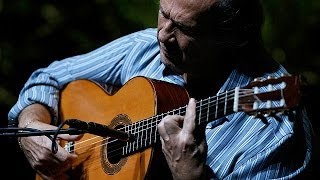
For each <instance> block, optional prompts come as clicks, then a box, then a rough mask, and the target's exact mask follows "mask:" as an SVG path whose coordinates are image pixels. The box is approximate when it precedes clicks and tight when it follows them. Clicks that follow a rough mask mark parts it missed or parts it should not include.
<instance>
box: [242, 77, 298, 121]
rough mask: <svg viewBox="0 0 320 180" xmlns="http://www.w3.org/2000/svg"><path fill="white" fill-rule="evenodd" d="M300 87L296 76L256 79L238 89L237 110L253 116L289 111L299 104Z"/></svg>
mask: <svg viewBox="0 0 320 180" xmlns="http://www.w3.org/2000/svg"><path fill="white" fill-rule="evenodd" d="M300 86H301V77H300V76H297V75H284V76H282V77H278V78H274V77H268V79H264V80H262V79H258V78H257V79H255V80H254V81H252V82H251V83H249V84H248V85H247V86H245V87H243V88H240V89H239V98H238V108H239V110H241V111H244V112H246V113H248V114H250V115H255V116H258V115H261V114H263V115H270V114H274V113H278V112H286V111H289V110H291V109H292V108H294V107H296V106H298V104H299V102H300V97H301V92H300Z"/></svg>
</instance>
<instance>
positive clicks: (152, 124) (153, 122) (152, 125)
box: [71, 90, 248, 153]
mask: <svg viewBox="0 0 320 180" xmlns="http://www.w3.org/2000/svg"><path fill="white" fill-rule="evenodd" d="M230 92H232V91H229V93H230ZM243 92H245V93H244V95H245V96H247V95H248V90H244V91H243ZM225 94H226V93H221V94H218V95H217V98H218V97H219V96H224V95H225ZM233 95H234V93H232V94H229V95H227V96H224V97H227V98H226V100H222V101H223V102H224V101H228V100H231V99H232V98H229V97H233ZM241 97H244V96H243V95H241ZM217 98H215V97H212V98H207V99H204V100H202V102H205V101H208V102H207V103H205V104H202V106H206V107H208V108H209V107H212V106H210V104H214V103H215V104H220V103H221V102H219V101H220V100H221V99H217ZM210 99H213V101H211V102H210ZM216 99H217V100H216ZM197 103H200V101H198V102H197ZM185 107H186V106H184V107H181V108H179V109H175V110H172V111H169V112H167V113H164V114H160V115H157V117H159V116H161V117H163V116H164V115H166V114H170V113H173V114H174V112H175V111H177V110H178V111H180V110H181V109H183V110H185ZM206 107H205V108H204V110H205V109H206ZM229 107H231V106H229ZM229 107H228V108H229ZM197 108H198V109H199V108H202V107H200V106H197ZM218 112H222V110H219V111H218ZM180 113H181V112H180ZM182 113H185V111H183V112H182ZM210 114H212V113H210ZM199 118H200V119H201V117H199ZM148 120H150V118H149V119H145V120H144V121H148ZM158 121H160V120H156V121H151V123H147V124H143V125H142V126H138V127H139V129H142V130H139V131H135V132H134V133H135V134H139V133H141V132H146V131H147V130H148V129H150V128H152V127H154V126H155V125H157V124H158ZM140 124H141V123H140ZM128 126H131V127H132V126H134V125H132V124H131V125H128ZM144 126H147V128H145V127H144ZM149 126H151V127H149ZM121 129H123V128H120V129H119V130H121ZM143 134H144V133H142V136H141V138H139V139H141V140H142V137H145V136H143ZM145 134H147V133H145ZM151 137H153V138H154V136H151ZM96 138H98V137H93V138H90V139H87V140H84V141H81V142H77V145H79V144H81V143H85V142H87V141H90V140H94V139H96ZM108 138H109V137H107V138H104V139H102V140H100V141H97V142H95V143H99V142H101V141H104V140H105V139H108ZM139 139H138V141H137V144H139ZM147 139H148V138H147ZM147 139H145V142H146V140H147ZM150 139H151V138H150ZM115 141H117V139H114V140H113V141H108V142H107V144H108V143H112V142H115ZM134 142H136V141H134ZM150 142H151V141H150ZM140 144H141V143H140ZM91 145H92V144H91ZM72 146H74V145H71V147H72ZM87 146H90V145H87ZM87 146H85V147H87ZM85 147H81V148H85ZM122 147H123V146H121V148H122ZM79 149H80V148H77V149H75V150H79ZM117 150H119V149H116V150H115V151H117ZM110 153H111V152H110Z"/></svg>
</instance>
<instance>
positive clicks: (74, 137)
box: [58, 134, 83, 141]
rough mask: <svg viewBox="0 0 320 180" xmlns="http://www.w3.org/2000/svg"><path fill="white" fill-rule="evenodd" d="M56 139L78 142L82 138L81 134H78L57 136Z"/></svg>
mask: <svg viewBox="0 0 320 180" xmlns="http://www.w3.org/2000/svg"><path fill="white" fill-rule="evenodd" d="M58 137H59V138H60V139H63V140H66V141H78V140H80V139H81V138H82V137H83V134H79V135H69V134H59V135H58Z"/></svg>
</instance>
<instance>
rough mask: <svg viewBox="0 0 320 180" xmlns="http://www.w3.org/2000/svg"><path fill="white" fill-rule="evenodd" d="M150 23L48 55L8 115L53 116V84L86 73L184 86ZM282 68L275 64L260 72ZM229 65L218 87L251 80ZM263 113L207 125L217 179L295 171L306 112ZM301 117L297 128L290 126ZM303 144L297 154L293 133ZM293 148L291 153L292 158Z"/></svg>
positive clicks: (116, 80)
mask: <svg viewBox="0 0 320 180" xmlns="http://www.w3.org/2000/svg"><path fill="white" fill-rule="evenodd" d="M156 33H157V32H156V29H151V28H150V29H146V30H142V31H139V32H136V33H132V34H129V35H126V36H123V37H121V38H119V39H117V40H114V41H112V42H110V43H108V44H106V45H104V46H102V47H100V48H98V49H96V50H94V51H92V52H89V53H86V54H82V55H78V56H74V57H70V58H66V59H63V60H59V61H54V62H53V63H51V64H50V65H49V66H48V67H47V68H41V69H38V70H36V71H34V72H33V73H32V75H31V76H30V78H29V79H28V81H27V82H26V84H25V85H24V87H23V89H22V90H21V92H20V94H19V99H18V101H17V103H16V104H15V105H14V106H13V107H12V109H11V110H10V111H9V114H8V118H9V121H10V120H12V121H13V120H16V119H17V117H18V115H19V113H20V112H21V110H22V109H23V108H25V107H26V106H28V105H30V104H33V103H41V104H45V105H47V106H48V107H49V108H50V109H51V110H52V112H53V113H54V115H55V117H57V114H58V113H59V112H58V102H59V90H61V89H62V88H63V86H64V85H65V84H67V83H69V82H71V81H74V80H77V79H91V80H94V81H97V82H99V83H102V84H113V85H116V86H121V85H123V84H125V83H126V82H127V81H128V80H130V79H131V78H133V77H135V76H146V77H150V78H154V79H159V80H163V81H167V82H170V83H174V84H177V85H181V86H184V85H185V82H184V80H183V78H182V77H181V76H180V75H175V74H173V73H164V69H165V66H164V65H163V64H162V63H161V61H160V54H159V47H158V42H157V38H156ZM283 73H287V72H286V70H285V69H284V68H283V67H282V66H279V69H278V70H277V71H276V72H266V73H265V75H264V77H267V76H268V75H273V76H276V77H279V76H281V74H283ZM253 78H255V77H250V76H249V75H247V74H244V73H241V72H238V71H237V70H234V71H233V72H232V73H231V74H230V76H229V78H228V79H227V81H226V82H225V83H224V85H223V86H222V87H221V89H220V91H219V92H225V91H227V90H232V89H234V88H235V87H238V86H244V85H246V84H248V83H249V82H250V81H252V80H253ZM280 118H281V120H279V119H275V118H272V117H268V118H267V123H265V122H263V121H261V120H260V119H257V118H254V117H253V116H249V115H247V114H245V113H243V112H238V113H234V114H232V115H228V116H226V117H223V118H220V119H218V120H217V121H213V122H211V123H209V124H208V125H207V128H206V137H207V143H208V157H207V165H208V166H209V167H211V168H212V170H213V173H214V175H215V178H218V179H273V178H282V179H290V178H293V177H295V176H296V175H298V174H299V173H301V172H302V171H303V170H304V169H305V168H306V166H307V165H308V163H309V160H310V156H311V144H310V129H311V127H310V124H309V121H308V119H307V118H306V116H301V118H300V117H299V118H298V120H292V119H290V118H289V117H288V116H286V115H281V116H280ZM297 121H298V122H301V124H302V125H301V127H300V128H302V129H303V130H302V131H301V134H298V133H296V132H295V128H294V127H295V124H296V122H297ZM295 134H297V136H302V137H304V138H305V139H304V141H303V143H304V144H305V145H304V146H303V147H304V148H303V149H302V151H299V152H298V153H299V154H297V152H296V150H295V148H296V146H300V147H301V144H296V142H298V141H296V139H295V138H296V136H295ZM293 154H294V157H295V158H292V157H293Z"/></svg>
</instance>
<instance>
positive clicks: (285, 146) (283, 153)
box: [9, 0, 311, 179]
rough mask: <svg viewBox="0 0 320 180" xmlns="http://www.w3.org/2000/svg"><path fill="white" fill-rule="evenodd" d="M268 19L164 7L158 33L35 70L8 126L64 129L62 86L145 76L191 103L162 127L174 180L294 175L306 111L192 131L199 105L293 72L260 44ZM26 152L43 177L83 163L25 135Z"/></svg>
mask: <svg viewBox="0 0 320 180" xmlns="http://www.w3.org/2000/svg"><path fill="white" fill-rule="evenodd" d="M261 11H262V10H261V6H260V3H259V1H258V0H245V1H243V0H204V1H198V0H160V7H159V16H158V30H157V31H156V30H154V29H146V30H143V31H139V32H136V33H133V34H130V35H127V36H124V37H122V38H119V39H117V40H115V41H113V42H111V43H109V44H107V45H105V46H103V47H101V48H98V49H97V50H95V51H92V52H89V53H87V54H84V55H79V56H75V57H71V58H66V59H64V60H61V61H56V62H53V63H52V64H51V65H50V66H48V67H47V68H43V69H39V70H37V71H35V72H34V73H33V74H32V75H31V77H30V79H29V80H28V82H27V83H26V84H25V86H24V88H23V89H22V91H21V94H20V97H19V100H18V102H17V104H15V106H14V107H13V108H12V109H11V111H10V112H9V120H17V119H18V120H19V127H29V128H35V129H56V126H53V125H50V124H57V123H58V122H57V117H58V113H59V112H58V107H57V105H58V102H59V92H60V90H61V89H62V88H63V87H64V85H65V84H67V83H69V82H70V81H73V80H77V79H83V78H85V79H91V80H94V81H97V82H99V83H103V84H113V85H116V86H121V85H123V84H125V83H126V82H127V81H128V80H130V79H131V78H133V77H135V76H139V75H141V76H146V77H150V78H154V79H159V80H162V81H167V82H171V83H174V84H177V85H181V86H184V87H185V88H186V89H187V90H188V92H189V94H190V96H191V97H192V98H191V99H190V101H189V104H188V107H187V111H186V114H185V116H180V115H170V116H166V117H164V118H163V119H162V121H161V122H160V123H159V125H158V131H159V133H160V136H161V137H160V139H161V143H162V150H163V153H164V155H165V158H166V160H167V164H168V166H169V168H170V170H171V173H172V177H173V178H174V179H205V178H217V179H234V178H238V179H242V178H249V179H271V178H283V179H290V178H294V177H297V176H298V175H300V174H301V173H302V172H304V170H305V169H306V168H307V166H308V164H309V159H310V156H311V153H310V148H311V147H310V144H309V140H310V139H308V138H309V135H310V125H309V122H308V120H307V119H306V118H300V116H298V115H300V112H297V113H296V115H297V116H296V117H295V119H292V118H293V117H291V116H287V115H281V116H279V117H277V118H276V117H270V118H267V119H265V120H261V119H258V118H254V117H252V116H249V115H247V114H245V113H235V114H232V115H229V116H226V117H223V118H219V119H217V120H215V121H212V123H208V125H207V126H206V127H196V125H195V123H194V120H195V117H196V115H195V99H197V100H198V99H201V98H204V97H208V96H212V95H214V94H217V93H221V92H225V91H228V90H232V89H234V88H236V87H237V86H245V85H247V84H248V83H249V82H250V81H252V80H253V79H254V78H256V77H263V78H266V77H268V76H275V77H279V76H281V74H283V73H285V74H286V73H287V72H286V70H285V69H284V68H283V67H282V66H281V65H279V64H277V63H276V62H275V61H274V60H272V58H271V57H270V56H269V55H268V54H267V52H266V50H265V49H264V48H263V46H262V42H261V34H260V28H261V25H262V19H263V17H262V14H261ZM59 138H61V139H64V140H67V141H74V140H78V139H79V138H81V136H70V135H59ZM20 144H21V148H22V149H23V151H24V153H25V155H26V157H27V158H28V160H29V162H30V164H31V166H32V167H33V168H34V169H35V170H36V171H37V172H38V174H40V175H41V176H42V177H44V178H51V177H54V178H62V177H64V176H65V172H66V171H67V170H68V169H69V168H70V163H71V162H72V161H73V160H74V159H76V158H77V156H76V155H75V154H72V153H68V152H67V151H66V150H64V149H63V148H62V147H60V146H59V147H58V151H57V153H56V154H53V153H52V152H51V141H50V140H49V139H48V138H47V137H42V136H40V137H23V138H20ZM297 147H299V148H297ZM294 148H295V149H294ZM293 152H295V159H292V156H291V153H293ZM52 170H54V173H53V172H52Z"/></svg>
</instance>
